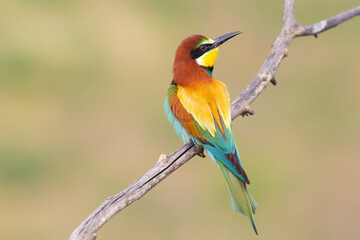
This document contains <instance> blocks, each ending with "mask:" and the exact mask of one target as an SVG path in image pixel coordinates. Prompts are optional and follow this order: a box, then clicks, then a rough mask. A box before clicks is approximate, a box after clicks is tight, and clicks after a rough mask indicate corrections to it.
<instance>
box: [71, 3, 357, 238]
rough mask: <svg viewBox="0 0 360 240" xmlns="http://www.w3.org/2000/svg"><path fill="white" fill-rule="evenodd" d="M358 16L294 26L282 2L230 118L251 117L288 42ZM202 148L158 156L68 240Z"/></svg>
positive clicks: (92, 230) (95, 226) (290, 8)
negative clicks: (275, 29)
mask: <svg viewBox="0 0 360 240" xmlns="http://www.w3.org/2000/svg"><path fill="white" fill-rule="evenodd" d="M358 15H360V6H358V7H356V8H354V9H352V10H349V11H346V12H343V13H340V14H338V15H336V16H333V17H330V18H328V19H325V20H322V21H321V22H318V23H315V24H313V25H308V26H301V25H298V24H297V22H296V19H295V14H294V0H284V9H283V26H282V29H281V31H280V33H279V35H278V36H277V38H276V40H275V42H274V44H273V46H272V49H271V51H270V53H269V54H268V56H267V58H266V60H265V62H264V64H263V65H262V67H261V69H260V71H259V72H258V73H257V75H256V76H255V77H254V79H253V80H252V81H251V82H250V84H249V85H248V86H247V88H246V89H245V90H244V91H243V92H242V93H241V94H240V95H239V96H238V97H237V98H236V100H235V101H234V102H233V103H232V104H231V114H232V115H231V117H232V119H235V118H237V117H238V116H239V115H243V116H244V115H247V114H251V115H252V114H253V111H252V110H251V108H250V104H251V103H252V102H253V101H254V100H255V99H256V98H257V97H258V96H259V94H260V93H261V92H262V91H263V90H264V89H265V87H266V86H267V85H268V84H269V83H270V82H271V83H273V84H274V85H275V84H276V81H275V78H274V76H275V73H276V72H277V69H278V67H279V65H280V63H281V61H282V60H283V58H284V57H286V56H287V53H288V50H287V48H288V46H289V44H290V42H291V40H292V39H294V38H295V37H299V36H308V35H315V36H316V35H317V34H319V33H321V32H323V31H326V30H328V29H330V28H332V27H335V26H336V25H338V24H340V23H343V22H345V21H347V20H349V19H351V18H352V17H354V16H358ZM202 151H203V149H202V148H196V147H195V146H194V144H192V143H189V144H185V145H184V146H182V147H181V148H179V149H178V150H176V151H175V152H173V153H171V154H170V155H168V156H166V155H165V154H162V155H161V156H160V158H159V159H158V161H157V162H156V164H155V166H154V167H153V168H152V169H150V170H149V171H148V172H146V173H145V174H144V175H143V176H142V177H141V178H139V179H138V180H137V181H136V182H134V183H133V184H131V185H130V186H128V187H127V188H125V189H124V190H123V191H121V192H120V193H118V194H116V195H115V196H112V197H109V198H107V199H106V200H105V201H104V202H103V203H102V204H101V205H100V206H99V207H98V208H97V209H96V210H95V211H94V212H93V213H92V214H91V215H90V216H88V217H87V218H86V219H85V220H84V221H83V222H82V223H81V224H80V225H79V226H78V227H77V228H76V229H75V230H74V232H73V233H72V234H71V236H70V238H69V240H75V239H76V240H80V239H83V240H85V239H86V240H94V239H95V238H96V232H97V231H98V230H99V229H100V228H101V227H102V226H103V225H104V224H105V223H106V222H107V221H109V220H110V219H111V218H112V217H113V216H114V215H115V214H117V213H118V212H120V211H121V210H122V209H124V208H125V207H127V206H128V205H130V204H131V203H133V202H134V201H136V200H138V199H140V198H141V197H142V196H144V195H145V194H146V193H147V192H148V191H150V190H151V189H152V188H153V187H154V186H155V185H156V184H158V183H159V182H160V181H162V180H163V179H164V178H166V177H167V176H168V175H170V174H171V173H172V172H173V171H175V170H176V169H178V168H179V167H180V166H182V165H183V164H184V163H186V162H187V161H188V160H190V159H191V158H193V157H194V156H195V155H199V154H201V153H202Z"/></svg>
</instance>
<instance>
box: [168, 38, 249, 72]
mask: <svg viewBox="0 0 360 240" xmlns="http://www.w3.org/2000/svg"><path fill="white" fill-rule="evenodd" d="M240 33H242V31H236V32H232V33H228V34H225V35H222V36H220V37H218V38H216V39H211V38H207V37H204V36H202V35H193V36H191V37H188V38H186V39H185V40H183V41H182V43H181V44H180V46H179V47H178V49H177V51H176V56H175V63H176V62H177V61H178V62H179V61H181V60H185V61H195V62H196V63H197V64H198V65H199V66H201V67H202V68H205V69H208V70H210V71H212V69H213V67H214V64H215V60H216V57H217V55H218V52H219V48H218V47H219V46H220V45H221V44H223V43H224V42H226V41H227V40H229V39H230V38H232V37H235V36H236V35H238V34H240Z"/></svg>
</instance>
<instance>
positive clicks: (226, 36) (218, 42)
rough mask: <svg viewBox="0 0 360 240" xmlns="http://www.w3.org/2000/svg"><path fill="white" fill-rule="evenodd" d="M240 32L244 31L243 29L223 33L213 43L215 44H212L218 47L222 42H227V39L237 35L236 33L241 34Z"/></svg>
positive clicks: (213, 46)
mask: <svg viewBox="0 0 360 240" xmlns="http://www.w3.org/2000/svg"><path fill="white" fill-rule="evenodd" d="M240 33H243V31H236V32H231V33H228V34H225V35H222V36H220V37H218V38H216V39H214V40H215V42H214V43H213V45H212V46H211V48H217V47H218V46H220V45H221V44H223V43H224V42H226V41H227V40H229V39H230V38H233V37H235V36H236V35H239V34H240Z"/></svg>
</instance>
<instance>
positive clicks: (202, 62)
mask: <svg viewBox="0 0 360 240" xmlns="http://www.w3.org/2000/svg"><path fill="white" fill-rule="evenodd" d="M240 33H241V31H237V32H232V33H228V34H225V35H223V36H221V37H218V38H216V39H214V40H213V39H210V38H207V37H204V36H201V35H193V36H191V37H188V38H186V39H185V40H183V41H182V42H181V44H180V46H179V47H178V48H177V50H176V54H175V61H174V65H173V81H172V82H171V85H170V87H169V89H168V92H167V97H166V100H165V104H164V108H165V112H166V115H167V117H168V119H169V121H170V123H171V124H172V126H173V128H174V129H175V131H176V133H177V134H178V135H179V136H180V137H181V138H182V139H183V141H184V143H188V142H191V141H192V142H193V143H194V144H195V145H196V146H201V145H202V146H203V147H204V149H205V150H206V152H207V153H208V155H209V156H210V158H211V159H212V160H213V161H214V162H215V163H216V164H217V166H218V167H219V168H220V170H221V172H222V174H223V175H224V178H225V181H226V184H227V188H228V190H229V193H230V197H231V203H232V208H233V210H234V211H236V212H239V213H242V214H243V215H245V216H246V217H247V218H248V220H249V221H250V223H251V225H252V227H253V228H254V230H255V233H256V234H257V230H256V226H255V222H254V217H253V214H255V211H256V209H257V204H256V202H255V201H254V199H253V197H252V196H251V194H250V192H249V190H248V189H247V184H250V181H249V179H248V177H247V175H246V173H245V171H244V169H243V167H242V164H241V161H240V157H239V153H238V150H237V148H236V144H235V140H234V135H233V132H232V126H231V110H230V96H229V92H228V90H227V87H226V86H225V84H224V83H222V82H221V81H219V80H217V79H215V78H214V77H213V74H212V72H213V68H214V63H215V60H216V57H217V55H218V52H219V48H218V47H219V46H220V45H221V44H223V43H224V42H225V41H227V40H229V39H230V38H232V37H234V36H236V35H238V34H240Z"/></svg>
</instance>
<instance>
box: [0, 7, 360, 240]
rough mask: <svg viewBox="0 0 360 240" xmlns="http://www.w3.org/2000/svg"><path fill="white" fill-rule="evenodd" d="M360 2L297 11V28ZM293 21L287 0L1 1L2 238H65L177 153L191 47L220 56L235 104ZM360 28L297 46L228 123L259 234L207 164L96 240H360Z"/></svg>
mask: <svg viewBox="0 0 360 240" xmlns="http://www.w3.org/2000/svg"><path fill="white" fill-rule="evenodd" d="M358 4H359V1H358V0H343V1H327V0H316V1H310V0H303V1H296V9H295V11H296V16H297V20H298V22H299V23H300V24H312V23H315V22H318V21H320V20H322V19H324V18H327V17H330V16H332V15H335V14H337V13H340V12H341V11H345V10H348V9H350V8H353V7H356V6H357V5H358ZM281 23H282V1H280V0H279V1H267V0H261V1H245V0H241V1H235V0H234V1H227V0H223V1H221V2H220V1H183V0H176V1H165V0H157V1H130V0H128V1H126V0H122V1H115V0H114V1H112V0H106V1H92V0H87V1H85V0H82V1H69V0H47V1H45V0H11V1H1V3H0V110H1V117H0V239H38V240H43V239H44V240H45V239H46V240H48V239H54V240H56V239H67V238H68V237H69V235H70V234H71V232H72V231H73V230H74V229H75V227H76V226H78V225H79V224H80V223H81V222H82V221H83V220H84V219H85V218H86V217H87V216H88V215H89V214H90V213H91V212H92V211H93V210H95V208H97V207H98V205H100V204H101V203H102V202H103V201H104V200H105V198H106V197H108V196H111V195H114V194H115V193H117V192H119V191H120V190H122V189H123V188H125V187H126V186H127V185H129V184H130V183H132V182H133V181H135V180H136V179H138V178H139V177H140V176H141V175H142V174H143V173H145V172H146V171H147V170H148V169H150V168H151V167H152V166H153V165H154V164H155V162H156V160H157V158H158V157H159V155H160V154H161V153H167V154H168V153H171V152H172V151H175V150H176V149H177V148H178V147H180V146H181V145H182V143H181V141H180V139H179V138H178V136H177V135H176V134H175V132H174V131H173V130H172V128H171V126H170V124H169V123H168V121H167V119H166V117H165V114H164V112H163V107H162V106H163V101H164V97H165V95H166V90H167V88H168V86H169V83H170V81H171V79H172V63H173V58H174V52H175V49H176V47H177V46H178V44H179V43H180V41H181V40H182V39H184V38H185V37H187V36H189V35H191V34H197V33H199V34H203V35H206V36H208V37H212V38H216V37H218V36H220V35H222V34H225V33H228V32H231V31H236V30H240V29H241V30H244V32H245V33H244V34H242V35H241V36H239V37H237V38H234V39H232V40H231V41H229V42H228V43H226V44H224V45H223V46H222V47H221V49H220V54H219V57H218V61H217V64H216V67H215V71H214V76H215V77H216V78H218V79H220V80H222V81H224V82H225V83H226V84H227V85H228V87H229V90H230V93H231V95H232V99H235V98H236V96H237V95H238V94H239V93H240V92H241V91H242V89H244V88H245V87H246V85H247V84H248V83H249V82H250V81H251V80H252V78H253V77H254V76H255V74H256V73H257V71H258V70H259V68H260V66H261V65H262V63H263V61H264V60H265V57H266V55H267V54H268V52H269V50H270V45H271V44H272V43H273V41H274V40H275V37H276V36H277V34H278V32H279V30H280V28H281ZM359 43H360V18H359V17H357V18H355V19H352V20H350V21H349V22H346V23H344V24H342V25H340V26H338V27H336V28H335V29H332V30H330V31H327V32H325V33H323V34H320V35H319V38H318V39H315V38H314V37H306V38H299V39H295V40H294V41H293V42H292V44H291V45H290V48H289V57H288V58H286V59H285V60H284V61H283V63H282V64H281V67H280V68H279V71H278V73H277V75H276V78H277V80H278V85H277V86H276V87H272V86H268V88H267V89H266V90H265V91H264V92H263V93H262V94H261V96H260V97H259V98H258V99H257V100H256V101H255V102H254V103H253V105H252V107H253V109H254V110H255V111H256V114H255V115H254V116H252V117H248V118H238V119H236V121H235V122H234V124H233V128H234V132H235V138H236V141H237V145H238V148H239V151H240V153H241V156H242V161H243V164H244V165H245V169H246V171H247V173H248V175H249V177H250V179H251V182H252V184H251V186H250V189H251V192H252V194H253V196H254V197H255V199H256V201H257V203H258V204H259V209H258V212H257V214H256V223H257V227H258V230H259V236H258V237H256V235H255V234H254V233H253V230H252V229H251V226H250V224H249V223H248V222H247V220H246V219H245V218H244V217H242V216H241V215H239V214H236V213H234V212H232V210H231V205H230V199H229V196H228V193H227V189H226V186H225V181H224V180H223V177H222V175H221V173H220V171H219V170H218V169H217V168H216V166H215V165H214V164H213V163H212V161H211V160H210V159H209V158H206V159H201V158H199V157H196V158H194V159H192V160H191V161H190V162H188V163H187V164H185V166H183V167H182V168H180V169H179V170H178V171H176V172H175V173H173V174H172V175H171V176H170V177H168V178H167V179H166V180H165V181H164V182H162V183H161V184H160V185H158V186H156V187H155V188H154V189H153V190H152V191H150V192H149V193H148V194H147V195H146V196H145V197H144V198H142V199H141V200H140V201H138V202H136V203H134V204H133V205H131V206H130V207H128V208H127V209H125V210H124V211H122V212H121V213H120V214H118V215H117V216H116V217H114V218H113V219H112V220H111V221H110V222H108V223H107V224H106V225H105V226H104V227H103V228H102V229H101V230H100V231H99V232H98V238H99V239H120V238H123V239H359V237H360V228H359V223H360V188H359V183H360V174H359V169H360V161H359V160H360V148H359V145H360V144H359V143H360V126H359V123H360V107H359V104H360V94H359V89H360V81H359V80H360V79H359V78H360V77H359V76H360V45H359Z"/></svg>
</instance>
